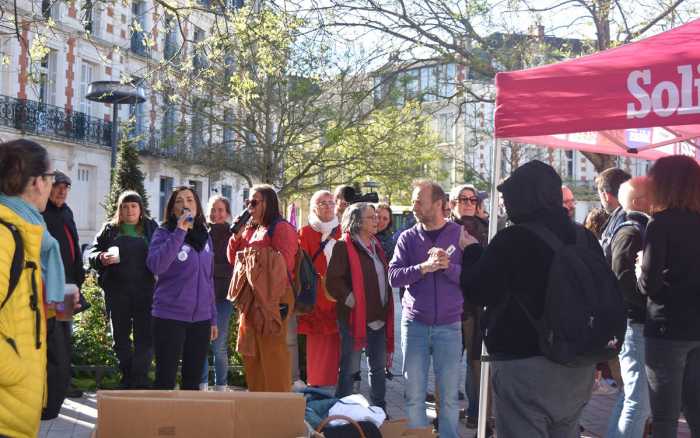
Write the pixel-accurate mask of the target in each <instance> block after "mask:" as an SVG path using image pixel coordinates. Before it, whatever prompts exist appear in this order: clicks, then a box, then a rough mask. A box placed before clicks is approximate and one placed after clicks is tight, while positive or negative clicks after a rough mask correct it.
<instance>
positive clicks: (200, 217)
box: [163, 186, 206, 227]
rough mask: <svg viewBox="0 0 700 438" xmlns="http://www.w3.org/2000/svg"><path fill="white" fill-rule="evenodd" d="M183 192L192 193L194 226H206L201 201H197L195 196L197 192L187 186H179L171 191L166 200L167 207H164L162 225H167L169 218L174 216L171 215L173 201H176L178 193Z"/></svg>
mask: <svg viewBox="0 0 700 438" xmlns="http://www.w3.org/2000/svg"><path fill="white" fill-rule="evenodd" d="M185 190H189V191H190V192H191V193H192V195H193V196H194V201H195V203H196V204H197V214H196V215H195V217H194V226H202V227H204V226H205V224H206V218H205V217H204V209H203V208H202V201H200V200H199V195H198V194H197V191H196V190H194V189H193V188H192V187H187V186H179V187H176V188H174V189H173V192H172V193H171V194H170V199H168V205H167V206H166V207H165V216H164V221H163V225H165V224H167V223H168V220H170V218H171V217H174V216H175V214H174V213H173V210H174V209H175V200H176V199H177V195H178V194H179V193H180V192H184V191H185Z"/></svg>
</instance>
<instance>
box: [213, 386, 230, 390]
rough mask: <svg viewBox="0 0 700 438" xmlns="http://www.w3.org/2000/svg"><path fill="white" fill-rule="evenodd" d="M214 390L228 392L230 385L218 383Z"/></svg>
mask: <svg viewBox="0 0 700 438" xmlns="http://www.w3.org/2000/svg"><path fill="white" fill-rule="evenodd" d="M214 391H219V392H226V391H228V386H226V385H216V386H214Z"/></svg>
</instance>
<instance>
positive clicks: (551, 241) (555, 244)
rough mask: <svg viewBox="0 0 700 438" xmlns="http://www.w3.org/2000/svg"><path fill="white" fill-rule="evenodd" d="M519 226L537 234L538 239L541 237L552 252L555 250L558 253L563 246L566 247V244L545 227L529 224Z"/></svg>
mask: <svg viewBox="0 0 700 438" xmlns="http://www.w3.org/2000/svg"><path fill="white" fill-rule="evenodd" d="M519 226H521V227H523V228H526V229H528V230H530V231H532V232H533V233H535V235H537V237H539V238H540V239H542V240H544V241H545V243H546V244H547V245H549V247H550V248H552V250H554V252H557V251H558V250H559V249H560V248H561V247H562V246H564V243H563V242H562V241H561V240H560V239H559V238H558V237H557V236H556V235H555V234H554V233H552V232H551V231H550V230H549V229H548V228H547V227H545V226H544V225H540V224H538V223H534V222H529V223H524V224H520V225H519Z"/></svg>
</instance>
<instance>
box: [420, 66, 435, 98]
mask: <svg viewBox="0 0 700 438" xmlns="http://www.w3.org/2000/svg"><path fill="white" fill-rule="evenodd" d="M420 91H421V93H422V95H423V100H424V101H427V102H430V101H433V100H435V98H436V94H437V80H436V77H435V67H434V66H430V67H423V68H421V69H420Z"/></svg>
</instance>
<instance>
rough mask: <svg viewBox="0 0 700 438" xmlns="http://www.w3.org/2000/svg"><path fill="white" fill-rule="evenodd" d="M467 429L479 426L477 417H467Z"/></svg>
mask: <svg viewBox="0 0 700 438" xmlns="http://www.w3.org/2000/svg"><path fill="white" fill-rule="evenodd" d="M465 423H466V424H467V429H476V428H477V427H478V426H479V417H467V421H466V422H465Z"/></svg>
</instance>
